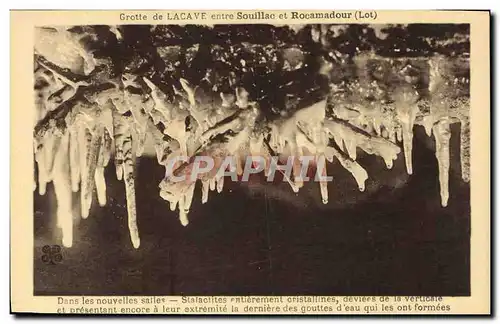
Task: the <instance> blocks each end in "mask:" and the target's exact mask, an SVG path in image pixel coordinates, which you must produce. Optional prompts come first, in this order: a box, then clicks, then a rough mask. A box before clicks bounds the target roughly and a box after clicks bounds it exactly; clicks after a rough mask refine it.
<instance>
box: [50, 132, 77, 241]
mask: <svg viewBox="0 0 500 324" xmlns="http://www.w3.org/2000/svg"><path fill="white" fill-rule="evenodd" d="M68 151H69V132H66V133H65V134H64V135H63V136H62V139H61V142H60V144H59V149H58V151H57V153H56V156H55V161H54V172H53V183H54V191H55V194H56V199H57V224H58V226H59V227H60V228H61V230H62V243H63V245H64V246H65V247H71V246H72V245H73V211H72V207H73V205H72V191H71V173H70V164H69V162H70V161H69V155H68V153H69V152H68Z"/></svg>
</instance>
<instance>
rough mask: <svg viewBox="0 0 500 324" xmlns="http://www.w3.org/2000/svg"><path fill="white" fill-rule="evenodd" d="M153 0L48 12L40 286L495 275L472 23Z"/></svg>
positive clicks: (156, 300) (417, 305)
mask: <svg viewBox="0 0 500 324" xmlns="http://www.w3.org/2000/svg"><path fill="white" fill-rule="evenodd" d="M153 14H155V13H154V12H146V13H145V14H144V16H141V15H139V14H137V15H136V16H135V18H133V19H132V17H134V15H133V14H124V13H122V14H119V13H118V12H117V13H116V14H115V15H116V17H118V18H119V19H118V20H119V23H116V19H115V21H114V22H113V24H109V23H105V21H103V22H102V23H88V24H80V23H78V24H67V23H64V24H61V23H53V24H47V23H43V24H35V25H34V26H33V29H32V30H33V35H34V38H33V44H32V57H33V65H32V67H33V68H32V71H31V80H32V83H31V89H32V90H31V91H33V92H32V93H33V95H31V97H30V95H29V92H26V93H25V95H24V96H25V97H26V99H25V100H26V102H29V101H28V99H29V100H31V102H32V104H31V107H33V108H31V109H32V112H31V113H30V114H29V115H27V116H26V117H29V116H31V118H30V119H31V120H30V121H29V122H28V120H27V118H24V119H23V122H24V123H26V124H29V125H27V126H26V127H25V129H28V127H30V129H31V133H32V139H31V142H32V143H33V144H32V160H31V161H28V162H27V163H32V164H31V165H32V166H33V167H32V170H31V171H30V172H32V175H29V177H30V182H32V190H31V191H30V194H31V195H32V198H31V199H32V210H33V213H32V218H31V220H30V219H27V220H26V222H31V225H30V226H33V227H32V232H31V233H30V232H25V233H24V234H23V235H25V236H32V237H33V238H32V240H33V241H31V239H30V242H33V244H32V247H31V251H30V253H31V254H30V255H31V257H30V260H31V261H29V260H28V263H29V262H31V266H30V267H31V269H30V270H29V271H30V273H31V274H32V275H31V278H26V280H27V281H29V280H30V281H31V282H32V291H31V292H28V294H33V296H37V297H40V298H42V297H43V298H45V297H53V298H55V299H54V302H53V305H54V307H55V309H54V310H53V311H54V312H58V313H80V314H81V313H101V314H102V313H104V314H115V313H128V314H131V313H132V314H135V313H152V312H153V313H155V312H159V313H189V312H194V313H213V314H216V313H242V312H243V313H267V314H280V313H283V312H285V313H293V314H295V313H302V314H310V313H323V314H334V313H345V312H347V313H349V312H351V313H353V314H370V313H393V312H394V313H396V312H403V313H404V312H406V313H419V312H423V313H450V312H453V311H458V310H457V309H454V308H452V306H450V305H451V302H449V303H447V302H446V301H445V299H444V298H452V297H453V298H454V297H461V298H471V297H472V296H473V295H474V294H475V292H474V288H473V285H474V283H473V279H472V278H473V276H472V275H471V267H472V263H474V262H473V261H471V260H472V259H473V257H472V253H473V249H474V248H473V244H472V243H471V242H472V241H471V231H472V230H474V226H473V225H472V224H473V223H474V220H473V217H479V218H480V217H482V219H485V220H487V219H489V214H482V215H479V216H477V215H476V216H473V214H471V210H472V205H473V203H472V202H471V196H472V195H473V192H471V183H477V184H480V183H481V182H480V181H483V179H484V178H483V177H481V176H478V179H477V180H476V179H475V174H476V173H474V172H472V171H471V168H473V163H471V160H473V153H472V152H473V149H472V146H473V144H471V143H472V142H473V140H472V139H471V137H472V136H473V135H474V132H476V131H477V133H478V134H480V133H481V132H482V131H486V130H487V128H484V129H483V130H478V129H477V128H474V127H471V125H472V122H471V121H472V118H471V116H472V114H473V109H472V105H471V97H472V95H471V94H472V90H471V89H472V87H473V85H472V81H471V80H472V78H471V74H472V72H473V68H472V66H473V63H472V62H471V60H472V59H473V55H471V51H472V47H473V45H474V40H473V39H472V38H471V23H470V22H468V21H466V20H464V21H463V22H447V21H446V20H445V21H439V22H419V21H414V22H410V23H408V22H406V21H404V20H403V21H401V23H398V22H392V21H391V22H390V23H389V22H388V23H382V22H380V23H379V22H378V21H377V20H376V19H375V18H374V17H375V16H376V15H378V14H379V13H377V12H369V13H361V12H353V13H352V17H353V18H354V17H358V16H359V17H364V18H366V19H367V20H368V19H372V18H371V17H373V20H374V21H366V23H360V22H356V23H355V22H351V23H336V19H337V18H338V19H341V18H342V19H348V18H351V17H350V16H349V17H348V15H347V14H341V13H337V12H323V13H319V12H318V13H308V12H305V11H304V12H295V16H293V13H291V14H290V15H289V16H286V17H292V21H290V20H286V21H280V20H279V18H278V17H281V15H278V14H274V16H275V18H274V20H272V19H270V18H269V17H271V16H270V15H272V14H273V13H267V12H253V13H252V12H244V13H240V12H238V13H235V14H234V17H236V18H234V19H239V18H237V17H244V18H241V19H242V20H243V21H242V22H239V23H224V22H222V21H220V22H218V23H216V22H212V21H207V22H206V23H203V20H200V19H205V18H203V16H202V14H201V13H198V16H196V13H190V15H189V16H188V15H186V14H185V15H184V16H178V17H181V18H178V19H190V18H189V17H191V16H192V17H199V18H193V19H198V20H196V22H195V23H189V22H187V23H185V24H177V23H176V22H172V21H173V20H175V19H176V18H174V16H173V14H172V13H169V14H168V18H166V23H165V21H163V22H161V23H159V22H156V23H152V22H151V20H150V19H151V17H153ZM156 15H157V18H158V17H159V14H158V13H156ZM205 15H206V16H207V17H210V12H206V13H205ZM244 15H246V16H244ZM252 15H253V16H252ZM266 15H267V16H266ZM318 15H323V16H324V17H323V18H324V19H326V20H328V19H327V18H329V17H330V22H329V23H328V22H327V21H320V22H318V23H316V22H311V23H310V22H307V19H313V20H314V19H321V18H322V17H320V16H318ZM122 16H123V17H122ZM254 16H255V17H254ZM299 16H300V17H302V18H300V17H299ZM265 17H268V18H265ZM282 17H285V16H284V14H283V16H282ZM293 17H295V18H293ZM139 18H140V19H141V20H145V22H142V21H141V22H137V21H135V20H137V19H139ZM157 18H153V19H155V20H158V19H161V18H158V19H157ZM163 19H165V18H163ZM207 19H208V18H207ZM214 19H215V18H214ZM245 19H247V20H250V21H251V20H252V19H254V20H258V21H259V22H250V21H245ZM265 19H268V20H269V21H267V22H266V21H265ZM293 19H297V20H299V21H298V22H296V23H294V20H293ZM300 19H305V20H306V21H300ZM356 19H357V18H356ZM124 20H125V22H124ZM261 20H262V21H261ZM169 21H170V23H169ZM260 21H261V22H260ZM449 21H453V20H449ZM485 55H486V53H485ZM476 58H477V57H476ZM486 58H487V57H486ZM25 71H26V72H29V71H28V69H27V68H26V69H25ZM484 78H485V79H484V82H487V81H488V80H487V79H488V78H486V77H485V76H484ZM23 86H26V87H27V86H28V85H27V84H23ZM476 89H477V88H476ZM484 89H485V90H489V85H488V84H487V83H485V88H484ZM28 97H30V98H28ZM487 97H489V95H488V96H487ZM27 108H28V107H26V109H27ZM475 109H483V111H487V113H488V114H489V108H488V107H487V106H484V107H482V108H475ZM488 116H489V115H488ZM488 118H489V117H488ZM488 123H489V122H488ZM485 135H486V136H487V138H489V133H488V134H485ZM25 142H26V143H27V142H28V141H25ZM13 145H16V144H15V142H13ZM30 149H31V148H29V147H26V150H30ZM484 149H486V147H485V148H484ZM488 149H489V148H488ZM483 162H484V163H487V161H483ZM14 163H15V162H14ZM484 170H485V171H486V169H484ZM23 172H24V174H23V176H24V177H26V178H27V177H28V170H24V171H23ZM31 179H32V180H31ZM475 181H477V182H475ZM24 183H25V184H27V183H28V182H27V180H26V181H25V182H24ZM482 186H483V187H482V189H484V190H486V187H485V186H484V185H482ZM477 188H478V187H476V189H477ZM19 190H20V189H19ZM23 190H28V188H23ZM487 196H488V197H489V193H488V194H487ZM485 197H486V196H485ZM26 203H28V201H26ZM485 207H486V206H485ZM30 208H31V207H30ZM30 228H31V227H30ZM476 228H478V227H476ZM488 228H489V227H488ZM475 235H478V233H475ZM486 235H488V233H486ZM20 239H21V238H20V237H14V236H13V237H12V240H13V241H17V240H20ZM475 248H479V247H475ZM484 248H486V246H484ZM487 248H488V249H487V251H489V246H488V247H487ZM476 253H477V252H476ZM488 255H489V252H488ZM486 266H487V267H488V268H489V265H488V264H486ZM485 280H486V279H485ZM488 280H489V279H488ZM488 282H489V281H488ZM30 285H31V284H30ZM75 296H76V297H75ZM82 296H83V297H82ZM85 296H101V297H96V298H95V299H87V300H86V297H85ZM118 296H122V297H120V298H121V299H119V300H114V299H117V297H118ZM158 296H168V297H161V298H160V297H158ZM252 296H256V297H252ZM286 296H296V297H286ZM297 296H298V297H297ZM320 296H324V297H320ZM334 296H337V297H334ZM339 296H341V297H339ZM342 296H343V297H342ZM358 296H369V297H358ZM405 296H425V297H411V298H410V297H405ZM89 298H91V297H89ZM389 298H391V299H389ZM405 298H406V299H405ZM392 302H395V303H397V302H401V303H404V305H403V304H401V306H397V305H396V304H395V305H396V306H394V305H392V304H391V303H392ZM486 302H487V305H489V301H487V300H486ZM120 303H123V304H125V305H128V306H129V307H131V308H124V309H122V310H120V309H119V308H117V304H120ZM244 303H247V304H246V306H245V308H243V306H242V305H243V304H244ZM315 303H322V304H321V305H323V306H316V304H315ZM351 303H352V304H351ZM356 303H364V304H362V305H361V306H360V305H358V304H356ZM87 304H93V306H92V307H99V308H88V309H87V308H85V307H87V306H88V305H87ZM200 304H201V305H205V306H203V307H205V308H193V309H190V308H189V307H186V308H184V306H189V305H195V306H196V307H200V306H199V305H200ZM238 304H239V305H240V306H238ZM285 304H286V306H284V305H285ZM234 305H236V306H234ZM278 305H281V308H280V306H278ZM293 305H296V306H293ZM136 306H137V308H134V307H136ZM177 307H179V308H177ZM206 307H209V308H206ZM223 307H226V308H223ZM287 307H288V308H287ZM294 307H295V308H294ZM315 307H316V308H315ZM356 307H357V308H356ZM384 307H385V308H384ZM86 309H87V310H86ZM155 309H156V310H155Z"/></svg>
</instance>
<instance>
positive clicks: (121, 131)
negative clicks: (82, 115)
mask: <svg viewBox="0 0 500 324" xmlns="http://www.w3.org/2000/svg"><path fill="white" fill-rule="evenodd" d="M129 122H130V119H129V117H125V116H122V115H120V114H119V113H114V114H113V123H114V124H113V126H114V140H115V167H116V175H117V178H118V180H121V179H123V180H124V182H125V195H126V201H127V213H128V228H129V232H130V239H131V241H132V244H133V246H134V247H135V248H139V245H140V238H139V230H138V227H137V208H136V204H135V174H134V164H135V157H134V156H133V152H132V130H131V127H130V126H129Z"/></svg>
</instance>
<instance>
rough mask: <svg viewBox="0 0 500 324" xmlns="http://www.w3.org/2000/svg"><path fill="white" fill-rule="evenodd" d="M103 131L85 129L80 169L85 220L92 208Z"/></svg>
mask: <svg viewBox="0 0 500 324" xmlns="http://www.w3.org/2000/svg"><path fill="white" fill-rule="evenodd" d="M103 132H104V129H103V128H102V127H100V126H95V128H93V129H92V130H90V129H88V128H86V131H85V140H86V141H85V144H84V145H86V149H85V152H82V153H84V159H85V164H84V165H85V167H84V168H82V170H81V174H82V187H81V197H82V199H81V206H82V217H83V218H87V217H88V216H89V213H90V207H91V206H92V194H93V192H94V184H95V172H96V168H97V159H98V157H99V150H100V148H101V143H102V133H103Z"/></svg>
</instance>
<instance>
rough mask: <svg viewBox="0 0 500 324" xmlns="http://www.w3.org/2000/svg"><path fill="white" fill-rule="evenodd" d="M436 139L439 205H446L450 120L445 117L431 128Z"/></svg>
mask: <svg viewBox="0 0 500 324" xmlns="http://www.w3.org/2000/svg"><path fill="white" fill-rule="evenodd" d="M432 132H433V134H434V138H435V139H436V159H437V161H438V168H439V185H440V193H441V205H442V206H443V207H446V206H447V205H448V197H449V191H448V181H449V173H450V137H451V133H450V122H449V120H448V119H447V118H444V119H442V120H440V121H438V122H437V123H436V124H435V125H434V127H433V128H432Z"/></svg>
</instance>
